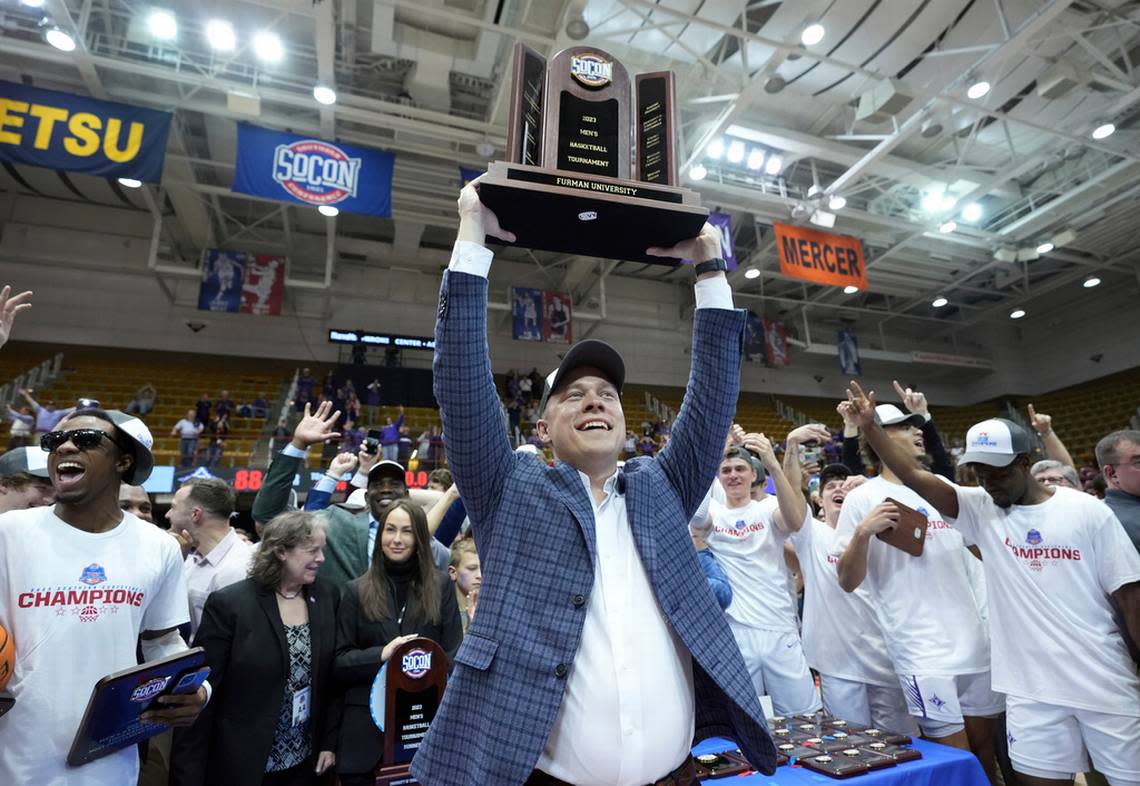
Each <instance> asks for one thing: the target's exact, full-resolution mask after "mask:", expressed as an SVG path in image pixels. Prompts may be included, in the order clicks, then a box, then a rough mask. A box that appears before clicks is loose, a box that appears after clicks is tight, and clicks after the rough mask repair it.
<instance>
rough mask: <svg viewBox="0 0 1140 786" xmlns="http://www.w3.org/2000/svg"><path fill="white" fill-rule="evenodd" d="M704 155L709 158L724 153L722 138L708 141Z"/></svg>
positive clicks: (718, 156) (715, 157)
mask: <svg viewBox="0 0 1140 786" xmlns="http://www.w3.org/2000/svg"><path fill="white" fill-rule="evenodd" d="M705 155H706V156H708V157H709V158H714V159H719V158H720V157H721V156H723V155H724V140H723V139H714V140H713V141H711V142H709V146H708V147H706V148H705Z"/></svg>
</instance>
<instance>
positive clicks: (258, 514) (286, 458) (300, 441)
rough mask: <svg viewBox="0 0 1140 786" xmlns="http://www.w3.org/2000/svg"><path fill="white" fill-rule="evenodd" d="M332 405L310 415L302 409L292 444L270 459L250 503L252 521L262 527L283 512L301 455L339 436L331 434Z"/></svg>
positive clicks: (325, 404) (334, 417)
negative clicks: (301, 415) (260, 483)
mask: <svg viewBox="0 0 1140 786" xmlns="http://www.w3.org/2000/svg"><path fill="white" fill-rule="evenodd" d="M330 410H332V402H330V401H325V402H322V403H321V404H320V406H318V407H317V411H316V412H313V411H312V407H311V405H309V404H306V405H305V416H304V417H303V418H301V422H299V423H298V424H297V428H295V429H294V430H293V440H292V442H290V443H289V444H288V445H286V446H285V447H284V448H283V449H282V450H281V452H280V453H278V454H277V455H276V456H274V457H273V461H272V463H271V464H270V465H269V471H268V472H267V473H266V475H265V482H264V483H263V484H262V486H261V489H260V490H259V491H258V492H257V496H256V497H254V499H253V510H252V512H251V515H252V516H253V520H254V521H256V522H259V523H261V524H264V523H265V522H267V521H269V520H270V519H272V518H273V517H274V516H276V515H277V514H279V513H281V512H282V511H284V510H285V506H286V504H287V503H288V501H289V491H290V489H292V488H293V476H294V475H296V474H297V471H298V470H299V469H301V467H302V466H303V465H304V462H305V454H306V453H307V452H308V449H309V446H310V445H319V444H321V443H323V442H325V441H327V440H330V439H334V438H336V437H339V436H340V433H339V432H336V431H333V427H334V425H335V424H336V420H337V418H339V417H340V412H331V411H330Z"/></svg>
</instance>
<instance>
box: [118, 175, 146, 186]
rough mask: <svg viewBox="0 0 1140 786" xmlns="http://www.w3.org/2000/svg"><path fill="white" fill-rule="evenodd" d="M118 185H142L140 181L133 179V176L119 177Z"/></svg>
mask: <svg viewBox="0 0 1140 786" xmlns="http://www.w3.org/2000/svg"><path fill="white" fill-rule="evenodd" d="M119 185H121V186H122V187H123V188H140V187H142V181H141V180H135V179H134V178H133V177H120V178H119Z"/></svg>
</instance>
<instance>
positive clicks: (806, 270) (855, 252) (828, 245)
mask: <svg viewBox="0 0 1140 786" xmlns="http://www.w3.org/2000/svg"><path fill="white" fill-rule="evenodd" d="M773 226H774V227H775V229H776V249H777V251H778V252H779V255H780V272H781V273H783V274H784V275H786V276H793V277H795V278H802V279H804V280H806V281H814V282H815V283H816V284H830V285H831V286H836V287H846V286H854V287H858V288H859V289H866V288H867V269H866V267H865V266H864V265H863V241H861V240H859V238H855V237H848V236H847V235H832V234H829V233H827V232H818V231H816V230H814V229H808V228H807V227H795V226H790V225H788V224H773Z"/></svg>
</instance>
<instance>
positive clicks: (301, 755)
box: [265, 623, 313, 772]
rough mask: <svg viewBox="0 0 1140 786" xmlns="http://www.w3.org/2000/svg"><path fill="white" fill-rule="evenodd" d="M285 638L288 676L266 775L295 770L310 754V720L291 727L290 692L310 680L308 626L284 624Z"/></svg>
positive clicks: (311, 658)
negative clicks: (287, 651) (287, 653)
mask: <svg viewBox="0 0 1140 786" xmlns="http://www.w3.org/2000/svg"><path fill="white" fill-rule="evenodd" d="M285 639H286V641H287V642H288V644H289V674H288V677H287V678H286V679H285V693H284V695H283V696H282V698H281V711H280V712H278V713H277V729H276V731H275V732H274V735H273V748H272V749H271V750H270V751H269V758H268V759H267V760H266V762H265V771H266V772H276V771H278V770H287V769H289V768H290V767H296V766H297V765H298V764H302V763H303V762H304V761H305V759H307V758H308V757H309V754H310V753H312V739H311V735H310V734H309V723H310V721H309V720H306V721H305V722H304V723H299V724H297V725H296V726H294V725H293V692H294V691H298V690H302V689H304V688H306V687H308V686H309V683H310V682H311V681H312V662H313V646H312V640H311V638H310V634H309V625H308V623H305V624H303V625H286V626H285Z"/></svg>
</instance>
